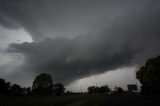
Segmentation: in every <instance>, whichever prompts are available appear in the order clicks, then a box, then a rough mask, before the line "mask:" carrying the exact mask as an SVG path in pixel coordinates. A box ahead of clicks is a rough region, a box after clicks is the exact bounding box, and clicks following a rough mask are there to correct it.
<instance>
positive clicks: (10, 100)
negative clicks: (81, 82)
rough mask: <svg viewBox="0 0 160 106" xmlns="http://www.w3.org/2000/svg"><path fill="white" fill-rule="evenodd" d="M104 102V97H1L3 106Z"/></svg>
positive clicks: (73, 105)
mask: <svg viewBox="0 0 160 106" xmlns="http://www.w3.org/2000/svg"><path fill="white" fill-rule="evenodd" d="M103 101H104V95H64V96H14V97H0V104H1V106H82V105H83V106H94V105H96V104H99V103H102V102H103Z"/></svg>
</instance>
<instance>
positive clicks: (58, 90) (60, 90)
mask: <svg viewBox="0 0 160 106" xmlns="http://www.w3.org/2000/svg"><path fill="white" fill-rule="evenodd" d="M64 91H65V88H64V86H63V84H62V83H56V84H54V85H53V92H54V94H55V95H57V96H60V95H62V94H64Z"/></svg>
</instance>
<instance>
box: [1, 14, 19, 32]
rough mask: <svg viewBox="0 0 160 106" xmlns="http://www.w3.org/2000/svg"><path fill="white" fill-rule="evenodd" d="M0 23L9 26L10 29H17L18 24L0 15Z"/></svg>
mask: <svg viewBox="0 0 160 106" xmlns="http://www.w3.org/2000/svg"><path fill="white" fill-rule="evenodd" d="M0 25H2V26H3V27H5V28H10V29H18V28H19V26H18V25H17V24H16V23H15V22H13V21H11V20H9V19H7V18H5V17H3V16H0Z"/></svg>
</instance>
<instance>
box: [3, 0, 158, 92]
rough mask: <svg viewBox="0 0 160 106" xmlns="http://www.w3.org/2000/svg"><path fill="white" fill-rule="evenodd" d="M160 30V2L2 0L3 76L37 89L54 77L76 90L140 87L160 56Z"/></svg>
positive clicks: (56, 80)
mask: <svg viewBox="0 0 160 106" xmlns="http://www.w3.org/2000/svg"><path fill="white" fill-rule="evenodd" d="M159 28H160V2H159V0H0V77H2V78H4V79H6V80H7V81H11V82H13V83H18V84H21V85H22V86H31V84H32V82H33V80H34V78H35V76H37V75H38V74H40V73H49V74H51V75H52V77H53V82H62V83H64V84H65V85H66V86H68V88H70V89H72V90H75V89H79V85H83V86H85V87H87V86H89V85H93V84H95V83H98V84H100V85H103V84H109V85H111V86H114V85H119V86H124V84H127V83H135V82H136V81H135V79H134V72H135V71H137V70H138V68H139V67H140V66H142V65H143V64H144V62H145V61H146V60H147V59H148V58H150V57H155V56H157V55H159V54H160V42H159V41H160V29H159ZM93 80H94V81H93ZM117 81H122V82H125V83H123V84H122V83H120V82H117ZM84 83H85V84H84Z"/></svg>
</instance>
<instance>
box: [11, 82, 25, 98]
mask: <svg viewBox="0 0 160 106" xmlns="http://www.w3.org/2000/svg"><path fill="white" fill-rule="evenodd" d="M10 94H11V95H14V96H18V95H23V94H24V89H23V88H21V86H20V85H18V84H13V85H12V86H11V88H10Z"/></svg>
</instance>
